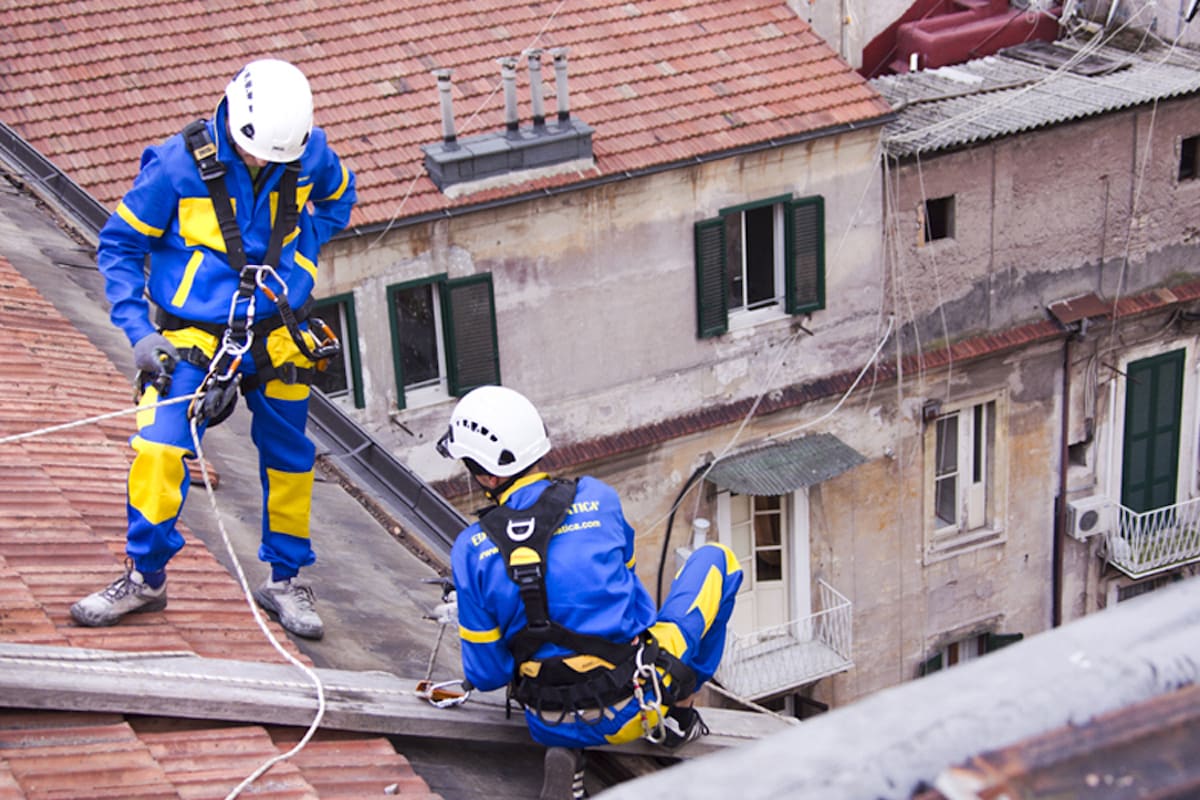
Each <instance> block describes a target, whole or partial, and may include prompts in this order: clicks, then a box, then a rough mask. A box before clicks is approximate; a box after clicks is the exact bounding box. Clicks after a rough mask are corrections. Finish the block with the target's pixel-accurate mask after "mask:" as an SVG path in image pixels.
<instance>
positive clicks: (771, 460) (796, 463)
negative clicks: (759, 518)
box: [708, 433, 867, 495]
mask: <svg viewBox="0 0 1200 800" xmlns="http://www.w3.org/2000/svg"><path fill="white" fill-rule="evenodd" d="M866 461H867V459H866V457H865V456H863V455H862V454H861V453H859V452H858V451H857V450H855V449H854V448H853V447H851V446H850V445H848V444H846V443H845V442H843V441H842V440H841V439H839V438H837V437H836V436H834V435H833V434H832V433H816V434H812V435H810V436H803V437H801V438H799V439H793V440H791V441H790V442H781V443H779V444H770V445H767V446H766V447H760V448H758V449H756V450H751V451H749V452H745V453H739V454H737V455H733V456H729V457H728V458H723V459H721V460H720V461H718V462H717V463H716V465H715V466H713V468H712V469H711V470H710V471H709V473H708V480H710V481H712V482H713V483H715V484H716V485H717V486H720V487H721V488H722V489H728V490H729V491H731V492H737V493H738V494H753V495H776V494H787V493H788V492H794V491H795V490H797V489H801V488H805V487H808V486H814V485H816V484H818V483H822V482H824V481H827V480H829V479H830V478H836V477H837V476H838V475H841V474H842V473H843V472H845V471H847V470H849V469H853V468H854V467H857V466H858V465H859V464H864V463H866Z"/></svg>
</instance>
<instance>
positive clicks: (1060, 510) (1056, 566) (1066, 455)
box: [1050, 317, 1087, 628]
mask: <svg viewBox="0 0 1200 800" xmlns="http://www.w3.org/2000/svg"><path fill="white" fill-rule="evenodd" d="M1086 331H1087V318H1086V317H1085V318H1084V319H1082V320H1080V321H1079V322H1078V323H1077V324H1075V325H1072V326H1071V332H1070V333H1069V334H1067V338H1066V341H1065V342H1064V343H1063V376H1062V398H1063V400H1062V404H1063V407H1062V431H1061V433H1060V434H1059V453H1058V501H1057V503H1056V504H1055V511H1056V513H1055V515H1054V542H1053V546H1052V548H1051V555H1050V564H1051V570H1052V572H1053V575H1052V576H1051V598H1050V601H1051V611H1050V625H1051V627H1054V628H1057V627H1058V626H1060V625H1062V621H1063V597H1062V593H1063V539H1064V537H1066V535H1067V469H1068V467H1070V464H1071V451H1070V445H1069V444H1068V442H1069V441H1070V438H1071V358H1072V356H1073V354H1074V348H1073V347H1072V344H1073V343H1074V342H1075V339H1076V337H1078V338H1080V339H1082V338H1083V336H1084V333H1085V332H1086Z"/></svg>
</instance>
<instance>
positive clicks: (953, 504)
mask: <svg viewBox="0 0 1200 800" xmlns="http://www.w3.org/2000/svg"><path fill="white" fill-rule="evenodd" d="M935 447H936V449H937V452H936V453H935V455H934V462H935V469H936V470H937V474H936V478H935V481H934V490H933V495H934V496H933V510H934V514H935V515H936V516H937V521H938V524H939V525H941V526H946V525H957V524H958V414H950V415H948V416H945V417H942V418H941V419H939V420H938V421H937V442H936V443H935Z"/></svg>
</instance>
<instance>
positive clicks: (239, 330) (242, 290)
mask: <svg viewBox="0 0 1200 800" xmlns="http://www.w3.org/2000/svg"><path fill="white" fill-rule="evenodd" d="M183 137H184V141H185V144H186V145H187V148H188V151H189V152H190V153H191V154H192V158H193V159H194V160H195V162H196V168H197V169H198V170H199V172H200V178H201V179H202V180H203V181H204V185H205V187H206V188H207V189H208V193H209V197H210V198H211V199H212V202H213V211H214V213H215V214H216V217H217V224H218V226H219V227H220V230H221V237H222V238H223V239H224V241H225V251H226V257H227V259H228V261H229V266H230V267H232V268H233V269H234V270H236V271H237V272H238V275H239V281H238V291H237V296H238V298H239V300H249V298H250V297H252V296H253V294H254V291H255V289H256V288H257V285H258V284H257V281H256V275H255V273H254V272H253V271H251V270H247V269H246V264H247V259H246V252H245V248H244V246H243V244H242V232H241V227H240V226H239V225H238V222H237V218H236V215H235V214H234V210H233V203H232V201H231V200H230V198H229V191H228V188H227V187H226V185H225V175H226V172H227V170H226V167H225V165H224V164H223V163H221V161H220V160H219V159H218V158H217V147H216V145H215V144H214V143H213V140H212V137H211V136H209V133H208V126H207V124H206V123H205V121H204V120H202V119H200V120H195V121H194V122H191V123H189V124H188V125H187V127H185V128H184V129H183ZM299 174H300V162H299V161H298V160H296V161H291V162H288V163H287V164H285V165H284V171H283V176H282V178H281V179H280V184H279V200H278V203H277V205H276V208H277V210H276V214H275V222H274V224H273V225H272V226H271V238H270V241H269V243H268V245H267V252H266V255H265V257H264V258H263V264H265V265H267V266H269V267H271V268H274V267H276V266H277V265H278V263H279V256H280V254H281V253H282V252H283V240H284V238H285V237H286V236H287V234H288V233H289V232H290V231H292V230H294V229H295V227H296V223H297V221H298V220H299V217H300V212H299V209H298V208H297V206H296V186H297V182H298V179H299ZM263 288H264V291H268V292H269V294H270V297H271V300H272V301H273V302H274V303H275V305H276V307H277V308H278V309H279V315H280V318H281V320H282V321H283V324H284V326H286V328H287V330H288V333H289V335H290V336H291V337H292V340H293V342H294V343H295V344H296V347H297V349H298V350H299V351H300V352H301V353H302V354H303V355H304V356H305V357H306V358H308V359H309V360H310V361H313V362H317V363H320V362H322V361H325V360H327V359H329V358H332V357H334V356H336V355H337V354H338V353H339V352H340V350H341V347H340V344H339V343H338V341H337V338H336V336H334V335H333V332H332V330H330V328H329V327H328V326H327V325H326V324H325V323H324V322H322V321H321V320H319V319H316V318H315V317H314V318H313V323H312V324H313V325H315V326H317V327H318V328H319V329H320V330H321V331H322V332H323V334H324V335H325V336H326V339H325V341H324V342H322V343H321V344H320V345H319V346H318V347H317V348H316V350H314V349H313V348H310V347H309V346H308V342H307V340H306V339H305V338H304V335H303V334H302V333H301V331H300V323H301V322H303V321H304V320H305V319H307V318H308V316H309V311H310V309H311V298H310V301H309V302H306V303H305V304H304V305H303V306H301V308H300V310H299V312H296V311H294V310H293V309H292V308H291V306H290V305H289V304H288V302H287V291H286V287H284V291H283V292H282V293H281V294H277V293H275V292H270V290H269V289H268V288H267V287H263ZM164 315H166V316H167V317H170V320H169V325H163V324H162V323H161V322H160V327H163V328H164V329H167V328H168V327H170V328H177V327H199V328H201V329H203V330H208V329H210V328H218V330H216V331H215V332H213V331H210V332H213V333H214V335H215V336H217V337H218V338H220V337H221V336H223V335H224V333H225V330H226V328H225V327H224V326H209V325H206V324H204V323H197V322H190V321H187V320H182V319H180V318H179V317H174V316H173V315H170V314H169V313H168V312H165V311H162V312H160V319H161V318H162V317H163V316H164ZM180 323H184V324H182V325H181V324H180ZM275 327H278V325H276V324H271V325H270V326H269V328H267V330H270V329H273V328H275ZM254 329H255V333H256V334H257V333H258V332H259V326H258V325H254ZM229 330H230V331H231V332H232V333H233V335H234V336H235V337H237V338H238V339H239V340H242V341H244V340H245V337H246V333H247V330H248V326H247V320H246V319H245V318H240V317H236V316H234V317H232V318H231V319H230V320H229ZM261 339H262V336H260V335H256V336H255V339H254V341H253V342H252V353H253V356H254V363H255V367H256V369H257V371H258V373H259V378H258V381H257V383H264V382H266V381H268V380H271V379H273V378H278V379H280V380H282V381H283V382H284V383H304V384H311V383H312V382H313V378H314V371H313V370H310V369H306V368H302V367H296V366H295V365H294V364H290V363H289V364H284V365H282V366H281V367H275V366H274V365H273V364H272V363H271V360H270V358H269V356H267V354H266V351H265V349H264V348H262V347H261V346H259V347H254V346H253V345H257V344H259V342H260V341H261ZM318 369H319V368H318ZM250 383H251V384H255V383H256V381H254V380H251V381H250ZM253 388H254V387H253V385H251V386H246V385H245V384H243V392H246V391H252V390H253Z"/></svg>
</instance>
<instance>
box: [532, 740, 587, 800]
mask: <svg viewBox="0 0 1200 800" xmlns="http://www.w3.org/2000/svg"><path fill="white" fill-rule="evenodd" d="M578 768H579V757H578V756H577V755H576V754H575V753H574V752H573V751H571V750H569V749H567V748H565V747H550V748H547V750H546V756H545V760H544V762H543V770H544V771H543V774H542V791H541V793H540V794H539V795H538V800H571V798H572V797H573V796H574V784H575V772H576V770H577V769H578Z"/></svg>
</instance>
